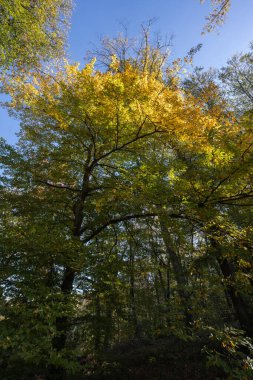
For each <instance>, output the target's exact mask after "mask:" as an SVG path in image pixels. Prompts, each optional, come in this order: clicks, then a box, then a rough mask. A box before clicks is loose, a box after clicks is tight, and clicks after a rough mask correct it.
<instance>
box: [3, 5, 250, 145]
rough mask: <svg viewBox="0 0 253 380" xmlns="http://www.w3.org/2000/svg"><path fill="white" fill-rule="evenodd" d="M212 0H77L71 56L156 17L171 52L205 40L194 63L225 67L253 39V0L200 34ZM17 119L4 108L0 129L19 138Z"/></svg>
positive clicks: (81, 54) (8, 136) (78, 58)
mask: <svg viewBox="0 0 253 380" xmlns="http://www.w3.org/2000/svg"><path fill="white" fill-rule="evenodd" d="M209 1H210V0H206V3H205V4H204V5H200V3H199V0H155V1H154V0H106V1H105V0H75V2H76V5H75V8H74V12H73V17H72V27H71V30H70V34H69V49H68V52H69V53H68V55H69V58H70V59H71V60H73V61H80V62H83V57H84V56H85V52H86V51H87V50H90V49H91V48H92V44H96V45H98V44H99V40H100V38H101V37H102V36H110V37H112V36H115V35H116V34H117V33H118V32H119V31H120V28H121V27H120V24H121V23H123V24H125V25H126V26H127V27H128V31H129V34H130V35H131V36H137V35H138V33H139V31H140V25H141V24H142V23H144V22H145V21H147V20H149V19H152V18H156V19H157V21H156V22H155V24H154V27H153V30H154V32H159V33H160V34H161V35H167V36H168V37H170V36H171V35H172V34H173V36H174V38H173V48H172V50H173V57H175V58H176V57H178V56H184V55H185V54H186V53H187V52H188V51H189V50H190V48H191V47H193V46H196V45H197V44H198V43H203V47H202V49H201V51H200V52H199V53H198V54H197V56H196V57H195V64H196V65H198V66H204V67H205V68H208V67H210V66H213V67H221V66H222V65H224V64H225V63H226V61H227V59H229V58H230V57H231V56H232V55H233V54H235V53H238V52H241V51H247V49H248V46H249V43H250V41H252V40H253V22H252V19H253V0H232V7H231V11H230V13H229V15H228V16H227V19H226V22H225V24H224V25H223V26H222V27H221V28H220V30H219V33H217V32H212V33H209V34H206V35H204V36H202V35H201V30H202V27H203V25H204V23H205V15H207V14H208V12H209V9H210V8H209V4H208V3H209ZM18 126H19V122H18V120H15V119H11V118H10V117H9V116H8V114H7V111H6V110H2V109H0V135H1V136H2V137H4V138H6V139H7V141H8V142H9V143H15V142H16V141H17V137H16V136H15V133H16V132H17V131H18Z"/></svg>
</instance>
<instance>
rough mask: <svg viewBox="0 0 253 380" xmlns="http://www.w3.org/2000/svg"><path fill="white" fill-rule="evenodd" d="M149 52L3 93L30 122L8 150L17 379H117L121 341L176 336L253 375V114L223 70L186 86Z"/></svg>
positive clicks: (11, 345) (2, 227)
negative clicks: (20, 374) (232, 92)
mask: <svg viewBox="0 0 253 380" xmlns="http://www.w3.org/2000/svg"><path fill="white" fill-rule="evenodd" d="M144 36H145V37H146V35H144ZM114 52H116V53H117V49H116V50H114ZM142 53H143V54H141V55H138V57H141V58H139V60H138V59H136V57H133V58H131V57H127V56H124V57H123V59H122V56H121V55H119V56H117V55H116V54H114V55H112V56H111V52H110V53H109V55H110V56H109V57H107V58H108V59H107V60H106V62H109V60H110V63H109V64H108V65H107V70H104V69H103V70H99V69H96V68H95V66H94V65H95V60H92V61H91V62H90V63H88V64H87V65H86V66H85V67H84V68H79V66H78V65H70V64H68V62H65V65H64V67H61V66H59V67H58V68H57V70H56V69H55V68H54V70H51V68H50V67H49V68H48V69H45V70H43V72H41V71H40V72H36V74H34V76H33V77H31V76H30V75H27V76H26V74H22V76H19V75H17V76H15V77H13V78H9V79H8V81H7V82H6V83H5V85H6V89H7V90H8V93H9V94H10V95H11V97H12V100H11V102H10V105H9V106H10V107H12V109H13V112H15V113H17V114H18V115H19V116H20V117H21V118H22V127H21V132H20V139H19V144H18V146H17V148H13V147H11V146H8V144H6V143H5V142H4V141H3V140H1V145H0V152H1V168H2V170H3V172H2V174H1V187H0V191H1V199H2V203H1V215H2V219H1V223H0V234H1V240H0V241H1V253H2V255H1V267H2V268H3V271H2V272H1V278H0V284H1V311H0V315H1V322H0V323H1V326H2V329H1V332H0V335H1V342H2V343H1V348H2V357H1V360H2V362H1V366H2V369H3V371H4V372H3V373H4V374H6V378H8V376H10V373H14V372H15V370H16V369H17V368H18V366H21V365H22V367H23V368H24V370H23V371H24V373H25V371H27V373H29V371H28V370H27V369H29V368H30V367H31V366H33V367H34V375H38V376H39V375H41V376H48V377H49V378H50V376H51V377H52V378H56V379H57V378H59V379H61V378H64V372H65V375H66V373H67V375H66V376H77V377H78V376H79V378H81V376H88V375H89V374H90V375H92V376H93V375H94V374H95V373H96V368H97V366H98V367H99V368H98V369H97V370H98V373H100V375H101V376H102V375H103V376H107V375H108V373H114V371H116V372H117V371H118V370H120V368H121V366H118V364H117V363H118V362H117V360H116V359H115V358H116V356H117V355H116V353H114V354H113V357H112V360H111V359H110V358H109V359H108V357H107V356H104V355H106V354H105V353H106V352H110V350H111V349H112V347H113V346H115V345H116V344H117V343H119V344H120V343H122V342H124V341H131V339H134V340H135V341H137V342H141V341H142V340H143V339H144V341H145V339H146V340H151V341H152V340H159V339H160V338H161V339H163V338H164V339H165V340H166V339H167V338H166V337H171V336H173V339H172V340H171V341H170V348H171V349H173V344H175V345H179V346H180V347H182V346H183V345H185V347H188V349H189V353H190V351H191V349H192V348H193V349H195V348H196V347H197V348H196V351H197V352H198V353H199V352H200V350H201V348H203V347H204V346H206V347H207V348H206V352H207V355H208V356H209V363H211V364H212V365H216V366H217V365H220V367H222V371H221V372H222V374H224V373H227V374H228V375H230V376H231V377H232V378H233V376H234V378H236V376H239V374H240V375H241V374H242V376H244V375H245V376H251V372H250V371H251V368H250V363H251V355H252V353H251V338H252V337H253V330H252V315H253V310H252V296H253V289H252V246H253V243H252V226H251V218H252V211H251V210H252V209H251V206H252V195H253V188H252V174H253V173H252V146H253V143H252V117H251V112H249V111H247V112H245V113H243V114H242V113H240V114H239V113H238V112H237V111H236V110H235V112H233V111H234V110H233V109H232V107H231V105H230V103H229V99H227V98H226V92H224V91H223V89H221V88H220V85H219V83H218V81H217V80H216V76H215V75H214V74H213V73H204V72H203V71H201V70H196V71H195V73H193V75H192V76H191V77H189V78H188V81H185V82H183V83H182V81H181V80H180V75H181V74H180V73H179V70H180V67H179V66H180V62H179V61H178V62H174V63H173V64H172V65H169V66H165V67H163V66H162V65H161V60H160V59H159V51H157V50H156V49H155V59H154V49H153V48H152V47H151V46H149V45H144V51H143V52H142ZM143 57H145V60H144V61H145V64H144V63H143ZM246 62H247V63H248V61H246ZM225 326H228V328H227V329H226V328H225ZM17 327H19V329H18V330H17ZM238 330H241V331H238ZM210 331H211V333H212V335H213V336H215V337H216V338H215V343H214V347H213V345H212V342H213V341H212V339H209V338H208V334H209V335H210ZM173 342H174V343H173ZM183 342H184V343H183ZM189 342H190V343H189ZM194 342H195V343H196V342H197V343H196V346H195V343H194ZM231 342H232V343H231ZM188 344H189V345H188ZM154 345H156V343H155V344H154ZM165 345H166V344H165ZM116 347H117V346H116ZM245 347H246V348H247V349H248V350H250V351H249V352H248V356H249V358H245V357H244V356H243V361H244V362H243V363H246V364H245V365H246V366H247V368H246V367H242V366H241V363H240V359H241V352H243V350H244V348H245ZM143 350H144V349H143V348H141V350H140V351H141V352H140V356H142V358H143V360H144V363H145V365H146V364H147V363H149V364H150V365H151V364H152V365H154V363H156V362H159V360H160V358H158V357H157V355H156V354H157V352H158V351H159V350H158V349H156V348H155V349H154V350H153V351H152V350H151V351H152V352H149V353H148V355H147V356H145V355H146V354H145V352H143ZM147 351H148V349H147ZM179 351H180V350H179ZM160 354H162V355H163V354H164V353H163V352H162V353H161V352H160V353H159V355H160ZM159 355H158V356H159ZM166 358H167V359H168V357H166ZM171 358H172V359H171ZM177 358H178V357H176V359H177ZM167 359H166V360H167ZM168 360H175V357H174V359H173V355H172V356H171V357H170V358H169V359H168ZM179 360H181V361H182V360H183V358H182V357H180V356H179ZM159 363H160V364H159V365H164V362H163V359H161V362H159ZM204 363H205V357H203V366H204ZM187 366H188V364H187V365H186V368H185V373H186V374H187V368H188V367H187ZM93 367H96V368H95V369H94V368H93ZM165 367H166V366H165ZM163 369H164V367H163ZM190 369H191V370H193V372H194V371H195V369H194V368H193V367H191V366H190ZM12 371H14V372H12ZM99 371H100V372H99ZM205 371H206V369H203V368H202V369H201V374H200V376H202V374H203V373H206V372H205ZM215 371H216V370H215V369H214V373H215ZM217 371H218V372H219V370H217ZM117 373H118V372H117ZM194 373H195V372H194ZM13 376H14V378H15V376H16V374H15V375H13ZM196 376H197V375H196ZM224 376H225V375H224ZM202 378H203V376H202Z"/></svg>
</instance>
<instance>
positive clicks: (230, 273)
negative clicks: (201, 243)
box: [211, 239, 253, 337]
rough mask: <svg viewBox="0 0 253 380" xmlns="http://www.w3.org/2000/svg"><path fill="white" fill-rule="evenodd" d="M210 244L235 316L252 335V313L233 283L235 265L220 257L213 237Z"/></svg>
mask: <svg viewBox="0 0 253 380" xmlns="http://www.w3.org/2000/svg"><path fill="white" fill-rule="evenodd" d="M211 245H212V247H213V248H214V249H215V252H216V255H217V261H218V263H219V266H220V269H221V272H222V274H223V277H224V278H225V279H226V280H228V284H226V289H227V293H228V294H229V296H230V298H231V301H232V304H233V307H234V310H235V315H236V318H237V320H238V321H239V323H240V326H241V328H242V329H243V330H244V331H245V332H246V333H247V335H248V336H250V337H253V313H252V311H251V309H250V305H249V303H248V302H247V301H246V300H245V297H244V295H243V294H242V293H241V292H239V291H238V289H236V287H235V286H234V285H233V280H234V276H235V272H236V270H235V267H234V266H233V265H232V263H230V262H229V261H228V259H227V258H223V257H222V252H221V247H220V245H219V243H218V242H217V241H216V240H215V239H211Z"/></svg>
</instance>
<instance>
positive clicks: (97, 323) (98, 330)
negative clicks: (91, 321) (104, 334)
mask: <svg viewBox="0 0 253 380" xmlns="http://www.w3.org/2000/svg"><path fill="white" fill-rule="evenodd" d="M94 335H95V337H94V338H95V339H94V348H95V351H96V352H99V351H100V347H101V304H100V297H99V294H97V295H96V298H95V334H94Z"/></svg>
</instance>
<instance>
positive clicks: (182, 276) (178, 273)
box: [159, 215, 192, 326]
mask: <svg viewBox="0 0 253 380" xmlns="http://www.w3.org/2000/svg"><path fill="white" fill-rule="evenodd" d="M159 222H160V227H161V233H162V238H163V241H164V244H165V247H166V252H167V255H168V258H169V261H170V262H171V265H172V268H173V271H174V275H175V279H176V282H177V285H178V294H179V297H180V299H181V302H182V305H183V307H184V315H185V322H186V325H187V326H190V325H191V323H192V314H191V310H190V306H189V299H190V295H189V292H188V290H187V287H188V278H187V275H186V273H185V270H184V268H183V265H182V262H181V259H180V257H179V255H178V254H177V252H176V251H175V250H174V249H173V246H172V242H171V239H170V234H169V231H168V227H167V221H166V216H165V215H161V216H160V218H159Z"/></svg>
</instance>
